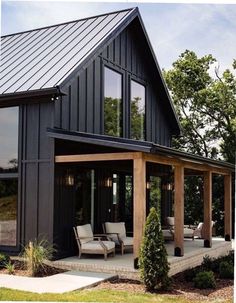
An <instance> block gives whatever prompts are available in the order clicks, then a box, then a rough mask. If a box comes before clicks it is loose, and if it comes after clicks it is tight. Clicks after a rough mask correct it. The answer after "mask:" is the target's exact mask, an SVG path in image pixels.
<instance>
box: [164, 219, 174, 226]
mask: <svg viewBox="0 0 236 303" xmlns="http://www.w3.org/2000/svg"><path fill="white" fill-rule="evenodd" d="M166 223H167V225H169V226H174V225H175V217H166Z"/></svg>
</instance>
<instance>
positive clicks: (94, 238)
mask: <svg viewBox="0 0 236 303" xmlns="http://www.w3.org/2000/svg"><path fill="white" fill-rule="evenodd" d="M93 240H98V241H101V237H93Z"/></svg>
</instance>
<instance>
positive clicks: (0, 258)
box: [0, 253, 10, 268]
mask: <svg viewBox="0 0 236 303" xmlns="http://www.w3.org/2000/svg"><path fill="white" fill-rule="evenodd" d="M9 261H10V257H9V256H8V255H7V254H4V253H0V268H4V267H5V265H6V263H8V262H9Z"/></svg>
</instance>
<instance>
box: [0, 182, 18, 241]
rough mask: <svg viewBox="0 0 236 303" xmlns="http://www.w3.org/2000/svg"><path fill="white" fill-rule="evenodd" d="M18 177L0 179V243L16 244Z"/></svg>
mask: <svg viewBox="0 0 236 303" xmlns="http://www.w3.org/2000/svg"><path fill="white" fill-rule="evenodd" d="M16 218H17V179H5V180H0V245H8V246H15V245H16Z"/></svg>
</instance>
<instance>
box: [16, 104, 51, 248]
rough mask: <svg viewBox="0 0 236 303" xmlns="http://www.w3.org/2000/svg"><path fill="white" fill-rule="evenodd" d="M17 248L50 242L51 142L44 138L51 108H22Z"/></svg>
mask: <svg viewBox="0 0 236 303" xmlns="http://www.w3.org/2000/svg"><path fill="white" fill-rule="evenodd" d="M20 113H21V119H20V121H21V125H20V127H21V133H22V139H21V142H19V145H20V150H21V153H20V154H21V159H20V161H21V172H20V176H19V183H20V195H19V201H18V203H20V205H21V206H20V209H21V213H20V214H19V215H18V217H19V219H20V222H21V224H20V244H23V245H25V244H26V243H27V242H28V241H29V240H34V239H35V238H38V237H43V238H46V239H48V240H49V241H50V242H52V241H53V205H54V140H53V139H51V138H49V137H48V136H47V135H46V128H47V127H48V125H53V116H54V104H53V103H52V102H51V103H38V104H27V105H21V111H20Z"/></svg>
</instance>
